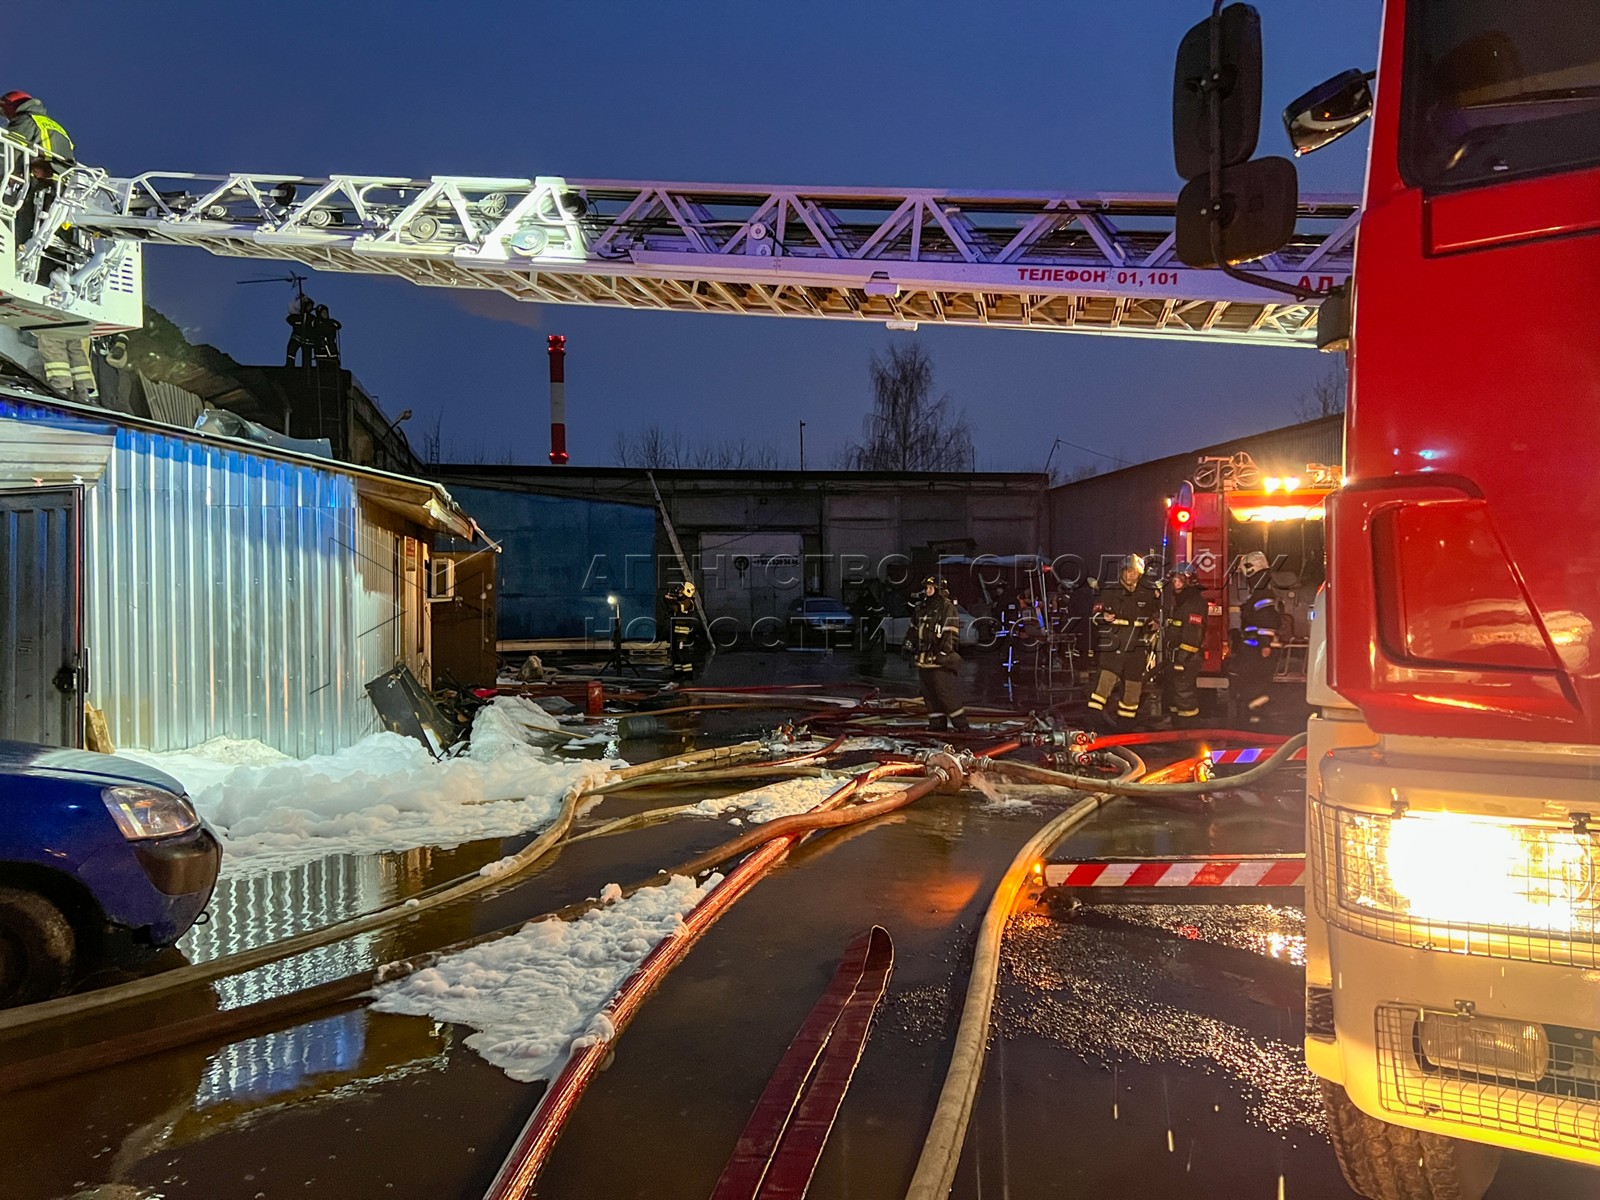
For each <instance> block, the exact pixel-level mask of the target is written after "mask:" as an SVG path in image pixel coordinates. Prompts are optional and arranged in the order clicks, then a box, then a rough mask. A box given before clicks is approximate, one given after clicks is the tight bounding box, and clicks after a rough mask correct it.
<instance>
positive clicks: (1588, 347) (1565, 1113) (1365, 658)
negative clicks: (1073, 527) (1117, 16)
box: [1174, 0, 1600, 1200]
mask: <svg viewBox="0 0 1600 1200" xmlns="http://www.w3.org/2000/svg"><path fill="white" fill-rule="evenodd" d="M1572 10H1573V6H1571V5H1561V4H1556V3H1551V2H1545V0H1529V2H1525V3H1519V4H1483V3H1462V2H1461V0H1386V3H1385V5H1384V22H1383V34H1382V38H1381V45H1380V47H1379V54H1378V61H1377V66H1376V71H1375V72H1373V71H1363V70H1361V69H1359V68H1357V69H1353V70H1350V71H1347V72H1345V73H1344V74H1342V75H1340V76H1337V77H1335V78H1334V79H1332V80H1329V81H1328V82H1327V83H1325V84H1322V85H1320V86H1319V87H1317V88H1315V89H1313V90H1312V91H1311V92H1308V93H1307V94H1306V95H1305V96H1302V97H1301V98H1300V99H1298V100H1296V101H1294V102H1293V103H1291V104H1290V105H1289V106H1288V108H1287V109H1286V110H1285V112H1284V120H1285V124H1286V126H1287V131H1288V134H1289V138H1290V141H1291V143H1292V144H1293V145H1294V147H1295V150H1296V152H1297V153H1305V152H1308V151H1311V150H1315V149H1317V148H1318V147H1320V146H1322V145H1325V144H1327V143H1328V142H1330V141H1332V140H1334V139H1335V138H1337V137H1339V136H1341V135H1343V134H1344V133H1346V132H1348V131H1349V130H1351V129H1354V128H1356V127H1357V126H1358V125H1361V124H1363V123H1365V122H1367V121H1369V120H1370V122H1371V147H1370V157H1369V161H1368V169H1367V180H1366V195H1365V197H1364V204H1363V209H1362V215H1361V218H1360V224H1359V234H1358V240H1357V250H1356V257H1355V267H1354V272H1353V277H1352V280H1351V284H1350V287H1349V288H1348V289H1340V292H1341V294H1339V295H1337V296H1335V297H1334V298H1333V299H1332V300H1331V301H1330V302H1329V303H1328V304H1325V305H1324V307H1323V312H1322V321H1321V327H1320V329H1319V339H1320V340H1321V341H1322V342H1323V344H1325V345H1327V346H1329V347H1334V348H1345V347H1347V348H1348V352H1349V362H1350V391H1349V401H1348V408H1347V413H1346V426H1345V455H1344V463H1343V476H1344V478H1343V479H1342V481H1341V486H1339V487H1338V488H1337V490H1335V491H1333V492H1332V493H1331V494H1330V495H1329V497H1328V499H1327V522H1326V524H1327V540H1328V547H1329V577H1328V582H1327V587H1326V590H1325V593H1324V596H1323V598H1322V601H1321V602H1320V603H1319V604H1318V606H1317V609H1316V611H1315V616H1314V619H1313V621H1312V629H1311V638H1310V641H1311V667H1310V672H1309V674H1310V678H1309V682H1308V698H1309V699H1310V701H1311V703H1312V704H1313V705H1314V706H1316V707H1317V710H1318V711H1317V713H1316V715H1315V716H1314V717H1313V718H1312V719H1311V722H1310V729H1309V738H1310V743H1309V751H1308V763H1309V768H1308V771H1307V855H1308V864H1309V870H1308V875H1309V879H1310V883H1309V884H1308V891H1309V893H1310V894H1309V896H1308V911H1307V914H1306V916H1307V927H1308V943H1309V946H1308V952H1307V989H1306V1024H1307V1028H1306V1039H1305V1048H1306V1060H1307V1063H1308V1064H1309V1066H1310V1068H1311V1070H1312V1071H1313V1072H1315V1073H1316V1074H1317V1075H1318V1076H1320V1077H1321V1079H1322V1081H1323V1089H1324V1093H1325V1098H1326V1101H1327V1106H1328V1117H1329V1131H1330V1134H1331V1137H1332V1140H1333V1144H1334V1148H1335V1150H1336V1151H1337V1153H1338V1155H1339V1159H1340V1163H1341V1165H1342V1167H1343V1168H1344V1172H1345V1175H1346V1178H1347V1179H1348V1181H1349V1182H1350V1184H1351V1186H1352V1187H1354V1188H1355V1189H1356V1190H1357V1191H1358V1192H1360V1193H1362V1194H1363V1195H1366V1196H1369V1197H1373V1198H1375V1200H1376V1198H1383V1200H1388V1198H1390V1197H1395V1198H1402V1200H1425V1198H1436V1200H1444V1198H1447V1197H1477V1196H1480V1195H1481V1194H1482V1193H1483V1191H1484V1190H1485V1189H1486V1188H1487V1187H1488V1186H1489V1184H1490V1182H1491V1181H1492V1179H1493V1176H1494V1173H1495V1171H1496V1169H1497V1166H1498V1160H1499V1156H1500V1152H1501V1150H1502V1148H1505V1149H1514V1150H1524V1151H1531V1152H1534V1153H1538V1154H1545V1155H1551V1156H1556V1157H1560V1158H1564V1159H1569V1160H1572V1161H1576V1162H1582V1163H1588V1164H1591V1165H1594V1164H1600V987H1597V984H1600V842H1597V838H1600V653H1597V652H1600V634H1597V623H1600V520H1597V519H1596V518H1597V516H1600V512H1597V511H1596V509H1597V505H1600V500H1597V498H1596V493H1595V490H1594V488H1593V486H1592V483H1591V481H1590V480H1589V478H1588V471H1589V468H1590V467H1591V466H1592V465H1593V461H1594V456H1595V447H1596V446H1597V445H1600V403H1597V400H1600V344H1597V342H1596V340H1595V339H1594V338H1593V337H1591V336H1589V335H1588V334H1587V333H1583V332H1579V331H1577V330H1572V329H1569V328H1567V327H1566V326H1564V325H1563V324H1562V321H1561V319H1560V317H1559V315H1558V313H1557V312H1556V311H1554V310H1552V308H1551V304H1550V299H1549V298H1550V296H1551V295H1552V292H1551V285H1552V284H1553V283H1557V282H1558V281H1568V282H1571V281H1578V280H1582V279H1587V278H1591V276H1590V274H1589V272H1591V271H1596V272H1600V32H1597V31H1596V30H1595V29H1594V28H1593V26H1592V25H1590V26H1586V27H1580V26H1579V25H1578V24H1576V23H1574V21H1573V20H1572V17H1573V16H1574V13H1573V11H1572ZM1259 29H1260V27H1259V22H1258V18H1257V16H1256V14H1255V11H1254V10H1253V9H1251V8H1250V7H1249V6H1247V5H1242V4H1240V5H1233V6H1230V7H1229V8H1227V9H1223V8H1222V5H1221V0H1217V3H1216V5H1215V7H1214V9H1213V13H1212V16H1211V18H1210V19H1209V20H1207V21H1203V22H1201V23H1200V24H1199V25H1197V26H1196V27H1195V29H1193V30H1191V31H1190V34H1189V36H1188V37H1187V38H1186V39H1185V41H1184V43H1183V45H1182V47H1181V48H1180V51H1179V58H1178V67H1177V72H1176V77H1175V83H1176V88H1175V100H1174V151H1175V155H1176V158H1177V161H1178V167H1179V174H1180V175H1183V176H1184V177H1185V178H1186V179H1187V180H1188V181H1189V182H1188V184H1187V185H1186V187H1185V189H1184V193H1183V195H1182V196H1181V197H1180V199H1179V204H1178V214H1177V223H1178V231H1177V239H1178V246H1179V254H1180V257H1182V258H1183V259H1184V261H1186V262H1188V263H1189V264H1190V265H1195V266H1198V265H1210V266H1216V267H1218V268H1220V269H1223V270H1225V271H1228V272H1229V273H1230V274H1234V275H1237V276H1241V277H1242V276H1244V275H1247V274H1248V272H1246V271H1243V270H1241V269H1240V264H1243V263H1247V262H1253V261H1256V260H1258V259H1262V258H1264V257H1266V256H1270V255H1271V253H1272V252H1273V250H1274V249H1275V246H1276V244H1277V243H1278V241H1279V240H1280V239H1281V238H1282V237H1284V236H1285V234H1286V232H1287V230H1289V229H1292V228H1293V225H1294V190H1295V174H1294V170H1293V164H1292V163H1290V162H1289V161H1288V160H1287V159H1282V158H1262V159H1257V158H1255V157H1254V153H1255V145H1256V137H1257V128H1258V121H1259V104H1260V82H1261V76H1260V63H1261V58H1260V54H1261V46H1260V33H1259ZM1374 76H1375V77H1376V79H1377V81H1378V85H1379V86H1378V88H1377V90H1376V102H1374V93H1373V89H1372V88H1371V87H1370V86H1369V82H1370V80H1371V79H1372V78H1373V77H1374ZM1585 263H1588V264H1589V265H1588V266H1585V265H1584V264H1585ZM1264 286H1269V287H1270V286H1275V285H1274V284H1272V283H1270V282H1269V283H1267V284H1265V285H1264ZM1424 309H1428V310H1431V311H1432V312H1433V314H1434V315H1433V316H1432V317H1431V318H1427V319H1419V314H1420V313H1421V312H1422V311H1423V310H1424ZM1563 329H1567V332H1565V333H1564V332H1562V330H1563ZM1195 499H1196V503H1197V505H1198V503H1199V501H1200V499H1201V497H1199V496H1198V495H1197V496H1196V497H1195Z"/></svg>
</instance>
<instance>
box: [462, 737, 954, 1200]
mask: <svg viewBox="0 0 1600 1200" xmlns="http://www.w3.org/2000/svg"><path fill="white" fill-rule="evenodd" d="M928 770H931V771H932V774H930V775H929V776H928V777H927V778H924V779H920V780H918V781H917V782H916V783H914V784H912V785H911V786H910V787H908V788H906V789H904V790H903V791H902V792H900V793H899V794H898V795H896V796H892V797H889V798H888V799H885V800H880V801H874V802H872V803H868V804H863V805H858V806H856V807H854V808H851V809H839V808H838V806H839V805H840V804H842V803H843V802H844V801H845V800H846V799H848V798H849V797H850V796H851V795H853V794H854V793H855V792H856V791H858V790H860V789H861V788H862V787H864V786H865V785H867V784H868V783H872V782H875V781H877V780H879V779H886V778H891V777H894V776H899V775H909V774H916V773H919V772H922V771H928ZM964 778H965V771H964V768H963V767H962V766H961V764H960V762H959V761H958V760H956V759H954V758H953V757H951V756H950V755H934V756H932V757H931V758H930V759H929V761H928V762H927V763H926V764H923V763H894V764H889V765H885V766H880V767H875V768H873V769H872V770H871V771H868V772H866V773H864V774H862V775H858V776H856V777H855V778H854V779H851V780H850V781H848V782H847V783H845V784H843V785H842V786H840V787H839V788H838V789H836V790H835V791H834V792H833V793H832V794H830V795H829V796H828V797H827V798H826V799H824V800H823V801H822V803H821V804H820V805H818V806H817V808H815V809H813V810H812V811H811V812H809V813H802V814H800V815H798V816H794V817H786V818H782V819H780V820H777V821H771V822H768V823H767V825H765V826H763V827H761V828H759V829H755V830H751V831H750V832H749V833H746V834H744V835H742V836H740V837H738V838H735V839H734V840H733V841H731V842H728V843H726V844H724V845H723V846H719V847H717V848H716V849H715V850H712V851H709V852H708V853H706V854H703V855H700V856H699V857H697V858H694V859H691V860H690V861H689V862H687V863H684V864H682V865H680V866H678V867H675V868H673V872H672V873H673V874H679V875H685V874H687V875H693V874H695V873H697V872H698V871H701V870H704V869H706V868H708V867H710V866H715V865H717V864H718V863H721V862H726V861H727V860H728V858H730V857H732V856H734V855H736V854H740V853H744V852H745V851H746V850H749V849H752V848H753V847H756V846H759V847H760V848H759V849H755V851H754V853H752V854H750V855H749V857H747V858H745V859H744V860H743V861H742V862H741V863H740V864H739V865H738V866H737V867H735V868H734V869H733V870H732V871H730V872H729V873H728V875H727V876H726V877H725V878H724V879H723V880H722V881H721V882H720V883H718V884H717V886H716V887H715V888H713V889H712V891H711V893H710V894H709V895H707V896H706V897H705V898H704V899H702V900H701V901H700V903H699V904H697V905H695V907H694V908H693V909H691V910H690V911H689V913H688V914H687V915H686V916H685V917H684V919H683V929H682V932H680V933H678V934H675V935H673V936H672V937H669V938H667V939H665V940H663V941H661V942H658V943H657V944H656V946H655V948H654V949H653V950H651V951H650V953H649V954H647V955H646V956H645V958H644V961H643V962H641V963H640V964H639V966H638V967H637V968H636V969H635V970H634V972H633V974H632V975H630V976H628V978H627V979H625V980H624V981H623V982H622V985H621V986H620V987H619V988H618V989H617V991H616V992H615V993H614V994H613V996H612V998H611V1000H610V1001H609V1002H608V1003H607V1005H606V1008H605V1009H604V1010H602V1015H604V1016H605V1017H606V1019H607V1022H608V1023H609V1026H610V1029H611V1033H610V1036H609V1037H608V1038H607V1039H605V1040H604V1041H599V1040H597V1041H591V1042H589V1043H587V1044H586V1045H583V1046H581V1047H579V1048H577V1049H575V1050H574V1051H573V1053H572V1055H571V1057H570V1058H568V1060H567V1062H566V1065H565V1066H564V1067H563V1068H562V1069H561V1072H560V1073H559V1074H558V1075H557V1076H556V1078H555V1079H554V1080H552V1081H551V1083H550V1086H549V1087H548V1088H547V1089H546V1090H545V1093H544V1095H543V1096H542V1097H540V1099H539V1104H538V1106H537V1107H536V1108H535V1109H534V1111H533V1114H532V1115H531V1116H530V1117H529V1118H528V1121H527V1124H526V1125H524V1126H523V1129H522V1132H521V1133H520V1134H519V1135H518V1137H517V1141H516V1143H515V1145H514V1146H513V1147H512V1150H511V1153H510V1154H509V1155H507V1157H506V1160H505V1162H504V1163H503V1164H502V1165H501V1168H500V1171H499V1173H498V1174H497V1175H496V1176H495V1179H494V1182H493V1183H492V1184H491V1185H490V1187H489V1190H488V1191H487V1192H485V1193H484V1200H520V1198H521V1197H524V1196H526V1195H528V1193H529V1190H530V1189H531V1188H532V1186H533V1184H534V1181H535V1180H536V1179H537V1178H538V1175H539V1172H540V1171H541V1170H542V1169H543V1167H544V1164H545V1162H546V1161H547V1160H548V1158H549V1155H550V1151H551V1150H552V1148H553V1147H554V1146H555V1143H556V1139H557V1138H559V1137H560V1136H561V1132H562V1130H563V1129H564V1128H565V1127H566V1122H567V1119H568V1118H569V1117H570V1116H571V1114H572V1112H573V1110H574V1109H575V1108H576V1106H577V1103H578V1100H579V1099H580V1098H581V1097H582V1095H583V1093H584V1091H585V1090H586V1089H587V1088H588V1086H589V1083H590V1081H591V1080H592V1079H593V1078H594V1076H595V1074H596V1073H597V1072H598V1071H599V1069H600V1065H601V1063H602V1062H603V1061H604V1059H605V1056H606V1055H607V1054H609V1053H610V1042H611V1041H613V1040H614V1039H615V1038H616V1037H617V1036H618V1035H620V1034H621V1033H622V1031H623V1029H625V1028H626V1027H627V1025H628V1024H629V1022H631V1021H632V1020H633V1018H634V1017H635V1016H636V1015H637V1014H638V1012H639V1009H640V1008H641V1007H642V1005H643V1004H644V1001H645V1000H646V999H647V998H648V997H649V995H650V994H651V993H652V992H654V991H655V990H656V988H657V987H659V986H660V984H661V981H662V980H663V979H664V978H665V977H666V975H667V973H668V972H669V971H671V970H672V968H673V967H675V966H677V964H678V963H679V962H680V961H682V959H683V958H684V956H685V955H687V954H688V952H689V950H690V949H691V948H692V947H693V946H694V944H695V943H696V942H698V941H699V940H700V938H701V937H703V936H704V935H705V933H706V931H707V930H709V929H710V927H711V926H712V925H714V924H715V923H716V922H717V920H718V919H719V918H720V917H721V916H722V914H723V912H725V911H726V910H727V908H728V907H729V906H730V905H731V904H732V903H733V902H734V901H735V900H737V899H738V898H739V897H740V896H742V895H743V894H744V893H745V892H746V891H748V890H749V889H750V888H751V887H752V886H754V885H755V883H756V882H757V881H758V880H760V879H761V877H762V876H764V875H765V874H766V873H767V872H768V871H769V870H770V869H771V868H772V867H773V866H774V865H776V864H777V863H778V862H779V861H780V860H781V859H782V858H783V857H784V855H785V854H787V853H788V851H789V849H790V847H791V846H793V845H794V844H795V843H796V842H797V841H799V840H800V838H801V837H803V836H804V835H805V834H806V833H809V832H811V831H812V830H816V829H826V828H834V827H837V826H840V825H848V824H855V823H858V822H861V821H869V820H872V819H874V818H875V817H879V816H882V815H883V814H885V813H887V812H891V811H893V810H894V809H896V808H903V807H904V806H905V805H907V804H910V803H912V802H913V801H915V800H918V799H920V798H921V797H922V796H925V795H927V794H928V793H929V792H931V791H934V790H936V789H938V788H945V787H959V786H960V784H961V782H962V780H963V779H964Z"/></svg>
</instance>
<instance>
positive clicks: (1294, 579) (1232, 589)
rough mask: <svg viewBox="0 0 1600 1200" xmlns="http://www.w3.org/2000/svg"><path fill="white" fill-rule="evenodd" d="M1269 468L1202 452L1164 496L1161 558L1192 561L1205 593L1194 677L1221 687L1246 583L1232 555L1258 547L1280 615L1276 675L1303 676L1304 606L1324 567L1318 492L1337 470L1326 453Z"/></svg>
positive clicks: (1324, 491)
mask: <svg viewBox="0 0 1600 1200" xmlns="http://www.w3.org/2000/svg"><path fill="white" fill-rule="evenodd" d="M1269 470H1270V468H1264V467H1262V466H1260V465H1258V464H1257V463H1256V462H1255V461H1254V460H1253V459H1252V458H1251V457H1250V455H1249V454H1245V453H1239V454H1233V455H1227V456H1209V457H1204V458H1201V459H1200V460H1199V461H1198V462H1197V463H1196V464H1195V467H1194V470H1193V471H1192V472H1191V473H1190V476H1189V478H1187V479H1185V480H1183V481H1182V483H1181V484H1180V485H1179V486H1178V489H1177V491H1176V492H1175V493H1174V494H1173V495H1172V496H1169V497H1167V500H1166V511H1165V514H1164V515H1165V536H1164V541H1163V546H1162V551H1161V560H1162V562H1163V563H1164V564H1165V565H1168V566H1170V565H1172V564H1174V563H1178V562H1188V563H1192V564H1193V565H1194V568H1195V572H1196V575H1197V577H1198V579H1199V581H1200V587H1201V588H1202V590H1204V592H1205V594H1206V598H1207V614H1206V625H1205V635H1204V638H1203V640H1202V642H1201V665H1200V686H1201V687H1202V688H1205V689H1208V690H1212V691H1218V692H1222V691H1225V690H1226V689H1227V687H1228V674H1227V671H1228V659H1229V658H1230V657H1231V656H1232V655H1233V653H1234V652H1235V646H1234V637H1235V633H1236V631H1237V630H1238V629H1239V606H1240V603H1241V601H1243V600H1244V599H1245V590H1246V589H1245V584H1244V574H1245V573H1244V571H1243V570H1242V569H1241V566H1240V563H1241V561H1242V560H1243V559H1244V558H1245V556H1246V555H1249V554H1251V553H1255V552H1259V553H1261V554H1263V555H1265V556H1266V559H1267V562H1268V563H1269V565H1270V568H1271V574H1272V579H1273V594H1274V597H1275V598H1276V599H1277V601H1278V603H1279V606H1280V608H1281V609H1282V611H1283V613H1284V617H1285V621H1284V626H1283V628H1282V630H1281V641H1282V643H1283V645H1282V652H1281V654H1280V655H1279V659H1278V670H1277V676H1276V678H1277V682H1279V683H1282V684H1286V685H1289V684H1295V685H1298V684H1304V683H1305V672H1306V666H1307V661H1308V654H1309V650H1310V638H1309V631H1310V622H1311V614H1312V612H1313V611H1314V610H1315V604H1314V599H1315V597H1316V594H1317V591H1318V586H1319V585H1320V584H1321V582H1322V580H1323V577H1324V572H1325V561H1326V545H1325V538H1324V536H1323V530H1324V527H1325V523H1326V522H1325V518H1326V516H1327V504H1326V501H1327V498H1328V496H1329V494H1330V493H1331V492H1332V491H1333V489H1334V488H1336V487H1338V486H1339V482H1340V480H1341V478H1342V475H1343V472H1342V470H1341V468H1339V467H1337V466H1333V465H1328V464H1324V463H1306V464H1303V466H1301V467H1299V468H1296V469H1295V470H1294V471H1293V472H1292V473H1291V472H1289V471H1282V472H1281V473H1279V474H1271V473H1269Z"/></svg>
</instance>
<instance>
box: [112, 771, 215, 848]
mask: <svg viewBox="0 0 1600 1200" xmlns="http://www.w3.org/2000/svg"><path fill="white" fill-rule="evenodd" d="M100 798H101V799H102V800H104V801H105V804H106V811H107V812H109V813H110V814H111V819H112V820H113V821H115V822H116V823H117V828H118V829H120V830H122V836H123V837H125V838H127V839H128V840H129V841H142V840H144V839H145V838H157V837H171V836H172V835H173V834H175V833H187V832H188V831H189V830H191V829H193V828H194V827H195V826H196V825H198V824H200V818H199V817H198V816H196V815H195V811H194V809H193V808H192V807H191V806H190V804H189V802H188V801H187V800H185V799H184V798H183V797H182V796H178V795H175V794H173V793H172V792H169V791H167V790H166V789H165V788H158V787H143V786H137V785H135V786H129V787H113V788H106V789H105V791H103V792H101V793H100Z"/></svg>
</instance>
